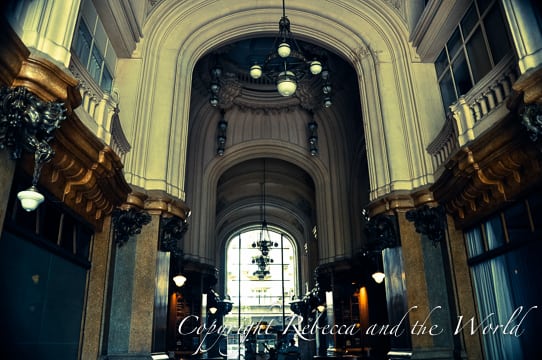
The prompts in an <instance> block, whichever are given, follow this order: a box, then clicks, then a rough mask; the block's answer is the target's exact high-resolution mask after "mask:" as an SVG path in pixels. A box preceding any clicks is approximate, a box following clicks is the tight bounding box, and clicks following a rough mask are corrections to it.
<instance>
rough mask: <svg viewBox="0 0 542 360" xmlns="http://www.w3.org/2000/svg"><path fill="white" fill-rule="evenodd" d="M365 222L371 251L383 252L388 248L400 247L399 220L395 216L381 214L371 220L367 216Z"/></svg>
mask: <svg viewBox="0 0 542 360" xmlns="http://www.w3.org/2000/svg"><path fill="white" fill-rule="evenodd" d="M364 214H365V213H364ZM365 220H366V223H365V233H366V234H367V237H368V240H369V241H368V250H369V251H382V250H384V249H386V248H393V247H396V246H398V245H399V238H398V237H397V233H398V232H397V219H396V217H395V216H393V215H384V214H381V215H377V216H375V217H373V218H369V217H368V216H367V215H365Z"/></svg>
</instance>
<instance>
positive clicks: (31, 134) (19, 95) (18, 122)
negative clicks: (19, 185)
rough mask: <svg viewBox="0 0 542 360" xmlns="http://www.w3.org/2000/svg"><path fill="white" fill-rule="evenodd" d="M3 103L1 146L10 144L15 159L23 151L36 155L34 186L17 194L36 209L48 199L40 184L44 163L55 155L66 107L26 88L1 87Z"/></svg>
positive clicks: (25, 204) (0, 110) (29, 207)
mask: <svg viewBox="0 0 542 360" xmlns="http://www.w3.org/2000/svg"><path fill="white" fill-rule="evenodd" d="M0 104H1V105H0V149H4V148H6V147H9V148H10V149H11V158H12V159H13V160H17V159H19V158H21V155H22V152H23V151H26V152H30V153H33V154H34V174H33V177H32V186H30V188H28V189H27V190H24V191H20V192H19V193H18V194H17V198H18V199H19V200H20V201H21V205H22V207H23V209H25V210H26V211H33V210H36V208H37V207H38V206H39V205H40V204H41V203H42V202H43V201H44V199H45V198H44V196H43V195H42V194H40V193H39V191H38V189H37V184H38V181H39V177H40V173H41V168H42V166H43V164H45V163H46V162H48V161H50V160H51V159H52V158H53V156H54V155H55V152H54V150H53V149H52V148H51V146H50V145H49V141H51V140H52V139H53V137H54V136H53V135H52V133H53V131H54V130H56V129H58V128H59V127H60V123H61V122H62V121H64V120H65V119H66V107H65V106H64V103H62V102H46V101H42V100H40V99H38V98H37V97H36V96H35V95H34V94H32V93H31V92H30V91H28V90H27V88H25V87H16V88H9V87H2V88H0Z"/></svg>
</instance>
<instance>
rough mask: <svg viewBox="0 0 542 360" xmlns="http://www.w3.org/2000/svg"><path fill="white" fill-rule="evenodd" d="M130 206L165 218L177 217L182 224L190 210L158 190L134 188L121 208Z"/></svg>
mask: <svg viewBox="0 0 542 360" xmlns="http://www.w3.org/2000/svg"><path fill="white" fill-rule="evenodd" d="M132 206H135V207H138V208H140V209H142V210H146V211H148V212H149V213H152V214H157V215H161V216H163V217H166V218H167V217H172V216H173V217H177V218H179V219H180V220H181V221H183V222H186V221H187V220H188V218H189V217H190V208H189V207H188V206H187V205H186V204H185V203H184V202H183V201H182V200H180V199H177V198H173V197H172V196H171V195H168V194H167V193H166V192H164V191H160V190H149V191H147V190H145V189H141V188H137V187H134V189H133V191H132V192H131V193H130V194H128V197H127V198H126V201H125V202H124V204H123V205H122V206H121V207H123V208H129V207H132Z"/></svg>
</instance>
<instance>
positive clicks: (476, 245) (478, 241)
mask: <svg viewBox="0 0 542 360" xmlns="http://www.w3.org/2000/svg"><path fill="white" fill-rule="evenodd" d="M465 242H466V245H467V256H468V257H469V258H472V257H474V256H477V255H480V254H482V253H483V252H484V242H483V239H482V231H481V229H480V227H475V228H473V229H471V230H469V231H467V232H466V233H465Z"/></svg>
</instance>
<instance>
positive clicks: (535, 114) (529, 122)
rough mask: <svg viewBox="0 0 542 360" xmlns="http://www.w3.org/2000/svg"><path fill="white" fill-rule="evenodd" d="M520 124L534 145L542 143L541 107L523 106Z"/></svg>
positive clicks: (537, 105)
mask: <svg viewBox="0 0 542 360" xmlns="http://www.w3.org/2000/svg"><path fill="white" fill-rule="evenodd" d="M521 123H522V124H523V126H524V127H525V129H526V130H527V132H528V133H529V138H530V139H531V141H532V142H534V143H542V105H540V104H529V105H525V107H524V108H523V110H522V111H521Z"/></svg>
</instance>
